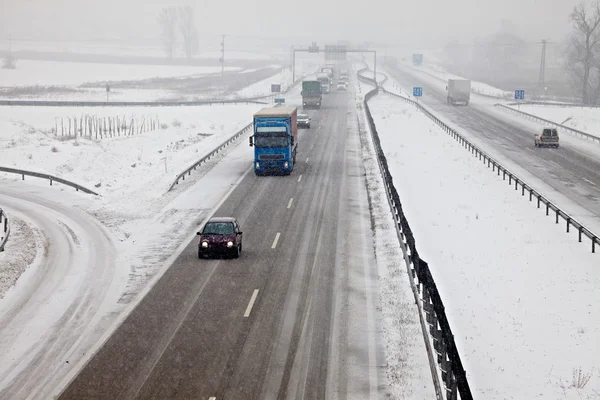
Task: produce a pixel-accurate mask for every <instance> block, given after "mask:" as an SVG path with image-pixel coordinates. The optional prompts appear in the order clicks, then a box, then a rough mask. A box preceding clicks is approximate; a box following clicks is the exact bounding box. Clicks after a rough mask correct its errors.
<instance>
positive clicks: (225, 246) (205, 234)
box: [196, 217, 242, 258]
mask: <svg viewBox="0 0 600 400" xmlns="http://www.w3.org/2000/svg"><path fill="white" fill-rule="evenodd" d="M196 234H197V235H198V236H200V240H199V241H198V258H202V257H208V256H210V255H216V256H232V257H234V258H238V257H239V256H240V253H241V252H242V231H241V230H240V225H239V223H238V222H237V220H236V219H235V218H232V217H214V218H211V219H209V220H208V222H207V223H206V224H205V225H204V228H203V229H202V231H201V232H198V233H196Z"/></svg>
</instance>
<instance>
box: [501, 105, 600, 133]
mask: <svg viewBox="0 0 600 400" xmlns="http://www.w3.org/2000/svg"><path fill="white" fill-rule="evenodd" d="M511 107H512V108H514V109H515V110H517V109H518V110H519V111H523V112H526V113H528V114H533V115H535V116H538V117H540V118H544V119H547V120H549V121H553V122H556V123H557V124H562V125H565V126H568V127H569V128H573V129H577V130H580V131H583V132H586V133H589V134H590V135H594V136H598V137H600V108H584V107H565V106H560V107H559V106H542V105H535V104H522V105H520V106H511Z"/></svg>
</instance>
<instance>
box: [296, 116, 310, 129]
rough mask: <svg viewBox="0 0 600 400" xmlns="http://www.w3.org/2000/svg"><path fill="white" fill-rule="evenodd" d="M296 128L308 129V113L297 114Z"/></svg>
mask: <svg viewBox="0 0 600 400" xmlns="http://www.w3.org/2000/svg"><path fill="white" fill-rule="evenodd" d="M298 128H307V129H310V117H309V116H308V114H298Z"/></svg>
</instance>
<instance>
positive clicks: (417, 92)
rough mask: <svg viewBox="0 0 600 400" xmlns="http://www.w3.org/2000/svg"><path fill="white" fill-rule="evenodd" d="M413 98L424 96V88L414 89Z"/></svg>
mask: <svg viewBox="0 0 600 400" xmlns="http://www.w3.org/2000/svg"><path fill="white" fill-rule="evenodd" d="M413 96H415V97H421V96H423V88H422V87H414V88H413Z"/></svg>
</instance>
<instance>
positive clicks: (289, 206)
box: [287, 197, 294, 208]
mask: <svg viewBox="0 0 600 400" xmlns="http://www.w3.org/2000/svg"><path fill="white" fill-rule="evenodd" d="M293 202H294V198H293V197H292V198H291V199H290V202H289V203H288V207H287V208H291V207H292V203H293Z"/></svg>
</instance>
